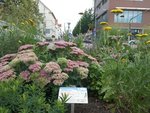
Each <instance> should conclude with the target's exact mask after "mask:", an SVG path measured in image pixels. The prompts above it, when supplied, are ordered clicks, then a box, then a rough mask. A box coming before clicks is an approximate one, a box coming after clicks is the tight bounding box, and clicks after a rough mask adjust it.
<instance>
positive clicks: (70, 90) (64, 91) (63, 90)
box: [58, 87, 88, 104]
mask: <svg viewBox="0 0 150 113" xmlns="http://www.w3.org/2000/svg"><path fill="white" fill-rule="evenodd" d="M63 95H67V97H68V99H69V100H68V101H67V102H66V103H83V104H87V103H88V94H87V88H83V87H60V88H59V94H58V99H59V100H61V99H60V97H61V98H63Z"/></svg>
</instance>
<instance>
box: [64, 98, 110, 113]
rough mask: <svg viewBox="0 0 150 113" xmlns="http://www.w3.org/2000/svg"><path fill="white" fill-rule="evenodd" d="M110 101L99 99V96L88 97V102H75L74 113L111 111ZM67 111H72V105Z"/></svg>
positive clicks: (106, 112)
mask: <svg viewBox="0 0 150 113" xmlns="http://www.w3.org/2000/svg"><path fill="white" fill-rule="evenodd" d="M109 105H110V104H109V103H106V102H104V101H101V100H100V99H97V97H95V96H94V97H91V96H89V98H88V104H75V111H74V113H111V112H110V110H109V109H108V108H109ZM68 108H69V110H68V112H67V113H71V110H70V108H71V107H70V105H69V106H68Z"/></svg>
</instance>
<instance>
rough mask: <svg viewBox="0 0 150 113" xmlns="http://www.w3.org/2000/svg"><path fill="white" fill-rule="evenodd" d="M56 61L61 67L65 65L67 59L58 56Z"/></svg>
mask: <svg viewBox="0 0 150 113" xmlns="http://www.w3.org/2000/svg"><path fill="white" fill-rule="evenodd" d="M57 62H58V64H59V65H60V66H61V68H62V69H64V68H65V67H67V59H66V58H58V59H57Z"/></svg>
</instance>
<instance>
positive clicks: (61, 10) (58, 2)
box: [41, 0, 94, 31]
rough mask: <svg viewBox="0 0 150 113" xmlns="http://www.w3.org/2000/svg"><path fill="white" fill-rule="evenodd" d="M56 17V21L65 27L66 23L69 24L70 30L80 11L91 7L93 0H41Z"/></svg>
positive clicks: (78, 17)
mask: <svg viewBox="0 0 150 113" xmlns="http://www.w3.org/2000/svg"><path fill="white" fill-rule="evenodd" d="M41 1H42V2H43V3H44V4H45V5H46V6H47V7H48V8H49V9H50V10H51V11H52V12H53V13H54V15H55V17H56V18H57V19H58V23H59V24H61V25H62V30H63V31H64V26H65V27H66V29H67V23H68V22H69V23H71V24H70V28H71V31H72V30H73V28H74V27H75V25H76V24H77V22H78V21H79V19H80V18H81V15H79V13H80V12H84V11H85V10H86V9H89V8H92V7H93V4H94V3H93V0H41Z"/></svg>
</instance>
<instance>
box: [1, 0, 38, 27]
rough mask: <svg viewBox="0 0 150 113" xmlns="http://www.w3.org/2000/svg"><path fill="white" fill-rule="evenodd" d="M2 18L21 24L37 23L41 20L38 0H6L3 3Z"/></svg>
mask: <svg viewBox="0 0 150 113" xmlns="http://www.w3.org/2000/svg"><path fill="white" fill-rule="evenodd" d="M1 8H2V10H1V18H0V19H1V20H4V21H6V22H9V23H14V24H17V25H18V24H20V23H22V22H23V23H24V22H30V23H31V24H33V22H34V24H35V25H37V23H39V21H40V20H41V16H40V14H39V9H38V0H5V3H4V4H3V5H2V7H1Z"/></svg>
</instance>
